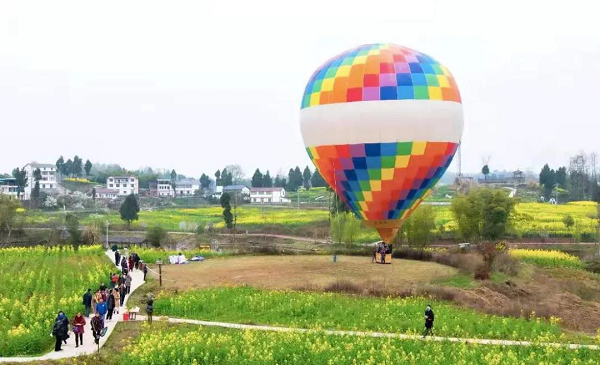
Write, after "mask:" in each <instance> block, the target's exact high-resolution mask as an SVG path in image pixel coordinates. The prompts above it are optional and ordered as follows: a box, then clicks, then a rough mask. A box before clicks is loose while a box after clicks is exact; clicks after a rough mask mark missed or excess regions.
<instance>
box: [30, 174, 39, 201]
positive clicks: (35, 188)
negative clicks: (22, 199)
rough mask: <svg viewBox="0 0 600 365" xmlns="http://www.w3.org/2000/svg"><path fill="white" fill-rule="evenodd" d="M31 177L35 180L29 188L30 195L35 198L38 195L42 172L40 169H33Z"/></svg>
mask: <svg viewBox="0 0 600 365" xmlns="http://www.w3.org/2000/svg"><path fill="white" fill-rule="evenodd" d="M33 179H34V181H35V185H34V186H33V189H32V190H31V197H32V198H34V199H37V198H39V197H40V180H42V172H41V171H40V169H35V170H34V171H33Z"/></svg>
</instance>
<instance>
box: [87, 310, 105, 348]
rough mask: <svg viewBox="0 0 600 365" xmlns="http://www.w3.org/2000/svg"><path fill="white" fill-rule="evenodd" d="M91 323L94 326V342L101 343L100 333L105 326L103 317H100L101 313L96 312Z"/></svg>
mask: <svg viewBox="0 0 600 365" xmlns="http://www.w3.org/2000/svg"><path fill="white" fill-rule="evenodd" d="M90 324H91V326H92V335H93V336H94V342H95V343H96V344H99V343H100V333H101V332H102V329H103V328H104V323H102V318H100V315H99V314H98V312H96V314H95V315H94V317H93V318H92V321H91V322H90Z"/></svg>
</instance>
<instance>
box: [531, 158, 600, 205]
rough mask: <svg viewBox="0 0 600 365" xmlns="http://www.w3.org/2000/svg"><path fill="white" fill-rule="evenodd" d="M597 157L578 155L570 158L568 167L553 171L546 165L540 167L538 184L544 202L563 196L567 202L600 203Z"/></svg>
mask: <svg viewBox="0 0 600 365" xmlns="http://www.w3.org/2000/svg"><path fill="white" fill-rule="evenodd" d="M597 164H598V156H597V154H596V153H591V154H589V155H588V154H586V153H584V152H581V153H578V154H577V155H575V156H573V157H571V159H570V162H569V167H568V168H567V167H566V166H561V167H559V168H558V169H556V170H554V169H552V168H550V166H549V165H548V164H545V165H544V167H542V170H541V171H540V175H539V184H540V187H541V188H542V191H543V193H542V194H543V196H544V199H545V200H549V199H551V198H553V195H554V197H559V196H563V197H565V198H566V199H567V200H569V201H578V200H593V201H595V202H600V186H599V185H598V175H597V169H598V166H597Z"/></svg>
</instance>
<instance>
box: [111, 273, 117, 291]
mask: <svg viewBox="0 0 600 365" xmlns="http://www.w3.org/2000/svg"><path fill="white" fill-rule="evenodd" d="M118 281H119V275H117V273H114V274H112V276H111V277H110V288H111V289H114V288H115V287H116V286H117V282H118Z"/></svg>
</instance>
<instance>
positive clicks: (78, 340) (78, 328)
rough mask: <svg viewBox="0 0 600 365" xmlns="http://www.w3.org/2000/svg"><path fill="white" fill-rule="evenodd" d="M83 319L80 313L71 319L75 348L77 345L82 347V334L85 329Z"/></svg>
mask: <svg viewBox="0 0 600 365" xmlns="http://www.w3.org/2000/svg"><path fill="white" fill-rule="evenodd" d="M85 323H86V322H85V318H84V317H83V316H82V315H81V312H79V313H77V315H75V317H73V322H72V324H73V333H74V334H75V347H79V344H81V345H82V346H83V332H84V327H85Z"/></svg>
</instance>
